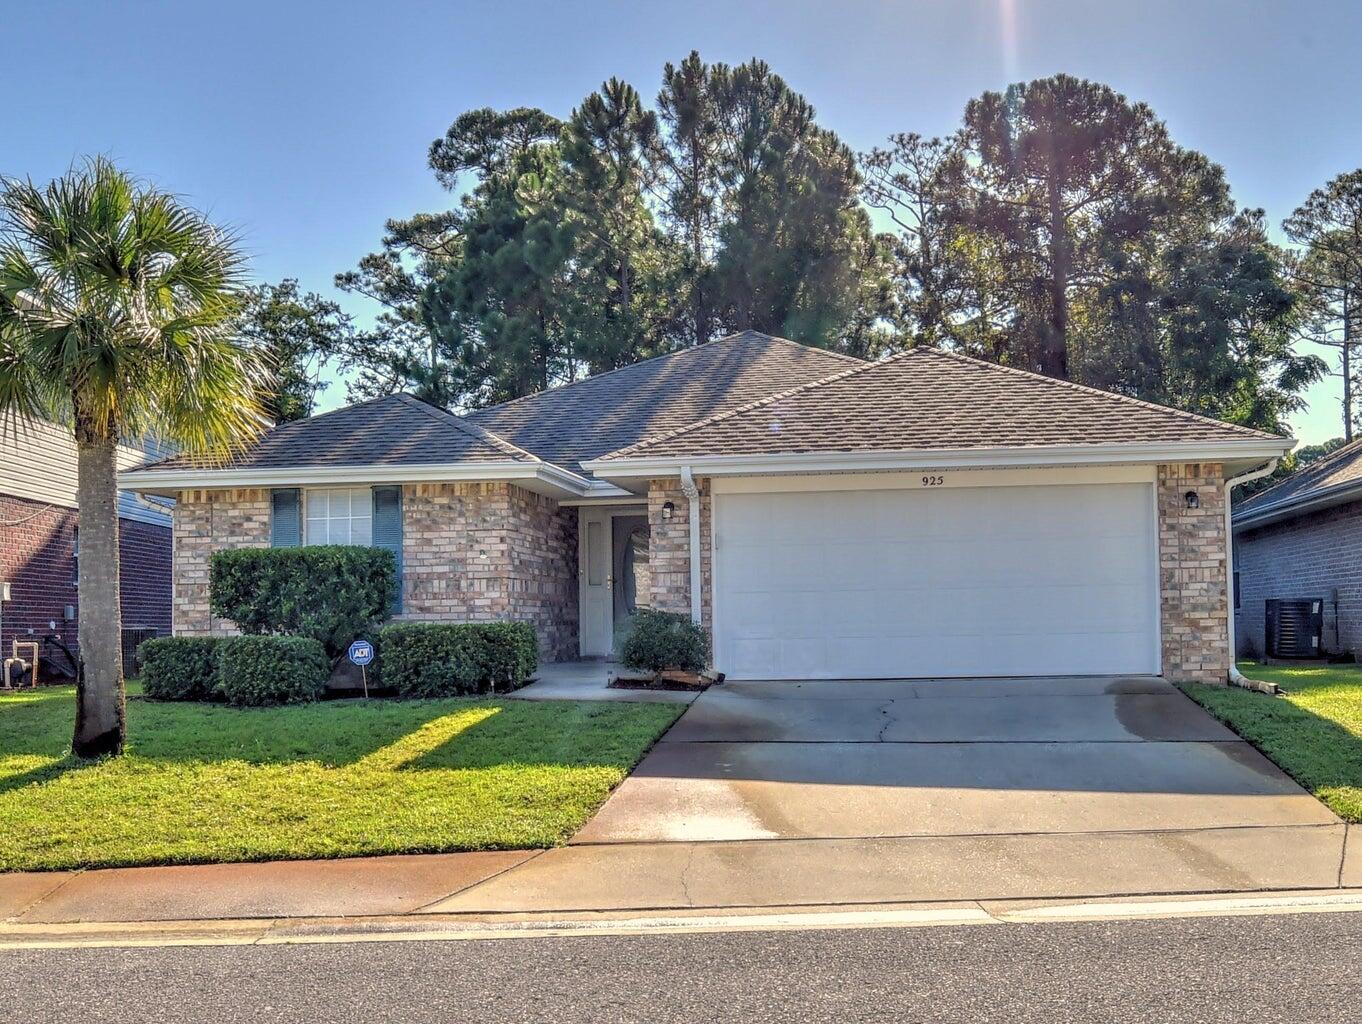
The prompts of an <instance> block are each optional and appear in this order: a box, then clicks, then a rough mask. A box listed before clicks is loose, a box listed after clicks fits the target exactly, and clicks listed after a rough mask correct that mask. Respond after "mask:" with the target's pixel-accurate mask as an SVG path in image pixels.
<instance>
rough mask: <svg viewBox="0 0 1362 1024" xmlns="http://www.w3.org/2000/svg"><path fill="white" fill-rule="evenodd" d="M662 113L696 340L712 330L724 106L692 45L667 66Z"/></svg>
mask: <svg viewBox="0 0 1362 1024" xmlns="http://www.w3.org/2000/svg"><path fill="white" fill-rule="evenodd" d="M657 109H658V116H659V119H660V121H661V124H662V126H663V128H664V130H665V131H664V136H665V137H664V140H663V144H662V145H660V146H658V147H657V149H658V155H657V159H658V163H659V165H660V166H661V168H662V170H663V173H664V174H665V175H666V177H667V183H666V193H665V194H666V205H665V213H666V215H667V217H668V218H669V219H670V221H671V223H672V225H673V226H674V227H675V228H676V229H677V230H679V231H680V232H681V233H682V235H683V236H684V239H685V243H684V247H685V253H686V262H685V266H684V279H685V282H686V287H687V291H688V292H689V295H688V296H687V298H688V299H689V305H690V318H691V331H692V335H691V342H692V344H695V345H703V344H704V343H705V342H707V341H709V339H710V337H711V334H712V331H713V316H714V314H713V299H712V296H711V294H710V289H711V287H712V281H711V277H712V273H713V271H712V262H713V253H714V231H715V225H716V223H717V221H718V202H719V194H720V189H721V187H722V186H721V182H720V169H719V164H718V150H719V142H720V140H719V110H718V104H717V100H716V97H715V95H714V85H713V80H712V78H711V75H710V69H709V66H708V65H706V64H705V62H704V61H702V60H701V59H700V54H699V53H698V52H697V51H695V50H692V51H691V52H690V55H689V56H687V57H686V59H685V60H683V61H682V62H681V64H680V65H679V66H677V65H673V64H670V63H668V64H667V65H666V66H665V67H664V68H663V69H662V91H661V92H660V93H659V94H658V97H657Z"/></svg>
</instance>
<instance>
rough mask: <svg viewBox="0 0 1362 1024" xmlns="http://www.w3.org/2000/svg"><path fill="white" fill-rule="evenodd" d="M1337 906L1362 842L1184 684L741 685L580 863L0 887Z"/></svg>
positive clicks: (700, 901)
mask: <svg viewBox="0 0 1362 1024" xmlns="http://www.w3.org/2000/svg"><path fill="white" fill-rule="evenodd" d="M569 676H570V678H569ZM544 683H548V684H550V685H549V687H548V688H549V689H555V688H557V689H562V688H567V689H569V690H571V689H573V688H576V689H577V690H578V692H581V691H583V690H586V689H588V688H589V689H590V690H591V691H592V692H597V693H599V692H602V691H604V692H607V693H611V694H613V693H622V694H638V691H605V690H604V686H603V675H601V674H600V673H598V672H597V673H592V672H585V671H582V672H579V673H577V674H576V675H573V674H571V673H569V674H567V676H564V677H562V678H557V679H553V680H547V679H546V680H545V681H544ZM544 683H541V684H537V685H544ZM529 689H533V688H532V687H531V688H529ZM522 693H524V694H525V695H526V696H527V697H530V699H533V697H532V696H531V695H530V694H529V693H528V691H522ZM642 695H643V696H647V697H652V696H653V694H650V693H644V694H642ZM546 699H548V698H546ZM606 699H615V698H614V697H613V696H611V697H609V698H606ZM1265 699H1266V698H1265ZM1339 887H1362V839H1359V838H1358V837H1354V841H1353V842H1351V843H1349V842H1348V841H1347V827H1346V826H1345V825H1343V823H1341V822H1340V821H1339V820H1338V819H1337V818H1336V817H1335V816H1334V815H1333V814H1332V813H1330V812H1329V811H1328V810H1327V809H1326V808H1325V807H1324V806H1323V805H1322V804H1320V803H1319V802H1318V801H1316V800H1315V799H1314V798H1313V797H1311V796H1309V795H1308V794H1306V793H1305V792H1304V791H1303V790H1301V789H1300V788H1299V787H1298V786H1296V784H1295V783H1293V782H1292V781H1291V780H1290V779H1288V778H1287V777H1286V776H1285V775H1283V774H1282V773H1281V772H1280V771H1279V770H1278V769H1276V768H1275V767H1274V766H1273V765H1272V764H1271V763H1269V762H1268V761H1267V760H1266V759H1265V758H1263V757H1262V756H1261V755H1260V754H1258V753H1257V752H1256V751H1255V750H1254V749H1253V748H1252V747H1250V746H1249V745H1248V744H1246V743H1244V742H1243V741H1241V740H1239V739H1238V738H1237V737H1236V736H1234V734H1232V733H1230V732H1228V730H1226V729H1224V728H1223V727H1222V726H1220V725H1219V724H1217V723H1216V722H1215V721H1213V720H1212V719H1211V718H1210V717H1209V716H1207V715H1206V714H1205V713H1204V712H1203V711H1201V709H1200V708H1199V707H1197V706H1196V705H1195V704H1193V703H1192V702H1191V701H1189V700H1188V699H1187V698H1186V697H1184V696H1183V695H1182V694H1181V693H1180V692H1179V691H1177V690H1176V689H1175V688H1173V687H1171V686H1169V685H1167V684H1166V683H1164V682H1162V681H1161V680H1158V679H1143V678H1135V679H1086V680H1084V679H1051V680H989V681H979V680H971V681H952V682H937V683H918V682H831V683H806V684H792V683H730V684H725V685H724V686H721V687H715V688H712V689H710V690H709V691H707V692H706V693H705V694H704V695H703V696H701V697H700V698H699V700H697V701H696V702H695V703H694V704H693V705H692V707H691V708H690V710H688V711H687V713H686V714H685V715H684V716H683V717H682V718H681V720H680V721H679V722H678V723H677V725H676V726H674V727H673V729H672V730H671V732H670V733H668V734H667V736H666V737H664V738H663V740H662V741H661V742H660V743H658V745H657V746H656V747H655V748H654V749H653V751H652V752H651V753H650V754H649V755H648V756H647V757H646V758H645V759H644V761H643V762H642V763H641V764H640V765H639V767H638V769H637V770H636V771H635V773H634V774H633V775H632V776H631V777H630V778H629V779H627V780H626V781H625V782H624V783H623V784H622V785H621V786H620V787H619V789H617V790H616V791H615V793H614V794H613V795H612V796H611V797H610V799H609V800H608V801H607V802H606V804H605V805H604V806H603V807H602V809H601V810H600V812H599V813H598V814H597V815H596V816H595V818H593V819H592V821H590V822H589V823H588V824H587V826H586V827H585V828H584V829H583V830H582V831H581V832H580V833H579V834H578V835H577V836H576V837H575V838H574V840H573V842H572V843H571V844H570V845H569V846H567V847H564V848H560V849H555V850H547V851H515V852H505V853H468V854H446V855H429V856H408V857H377V858H371V859H358V860H341V861H319V862H282V863H270V864H236V865H232V864H229V865H212V866H203V867H166V868H133V869H117V870H101V871H85V872H76V873H51V874H10V875H0V919H3V920H6V921H9V922H13V923H16V924H17V925H35V926H36V925H40V924H46V923H61V922H99V921H185V920H203V919H229V918H234V919H239V918H320V917H328V918H329V917H385V916H392V915H414V914H494V915H496V914H562V913H569V914H570V913H580V912H588V913H600V912H622V911H623V912H629V911H650V910H677V911H690V910H694V909H696V908H735V907H746V908H762V907H765V908H772V907H830V906H845V905H865V904H901V903H912V902H941V901H956V900H1019V899H1021V900H1025V899H1053V898H1085V897H1093V898H1096V897H1108V896H1110V897H1115V896H1132V895H1141V894H1149V895H1154V894H1173V893H1193V892H1196V893H1200V892H1218V893H1225V892H1256V891H1264V890H1327V889H1335V888H1339Z"/></svg>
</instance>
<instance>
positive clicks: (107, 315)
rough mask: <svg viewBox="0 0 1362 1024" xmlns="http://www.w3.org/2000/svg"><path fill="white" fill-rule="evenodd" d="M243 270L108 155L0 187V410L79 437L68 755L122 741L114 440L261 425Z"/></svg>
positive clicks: (196, 221) (183, 438)
mask: <svg viewBox="0 0 1362 1024" xmlns="http://www.w3.org/2000/svg"><path fill="white" fill-rule="evenodd" d="M241 268H242V258H241V256H240V254H239V252H238V251H237V249H236V247H235V245H234V243H233V240H232V239H231V238H230V237H229V236H227V235H225V234H224V233H223V232H221V231H219V230H218V229H216V228H214V227H213V225H212V224H210V223H209V222H208V221H207V220H206V219H205V218H204V217H203V216H201V215H200V214H198V213H197V212H195V211H194V210H191V209H189V208H187V207H186V206H184V205H183V204H182V203H181V202H180V201H179V200H178V199H177V198H175V197H174V196H171V195H168V194H166V193H163V192H159V191H157V190H155V189H153V188H150V187H147V186H144V185H141V184H139V183H138V182H136V181H134V180H133V179H132V178H131V177H129V176H128V175H127V174H126V173H124V172H122V171H120V170H118V169H117V168H115V167H114V166H113V165H112V164H110V163H109V162H108V161H106V160H102V159H97V160H93V161H90V162H89V163H88V164H86V165H85V166H83V167H80V168H77V169H73V170H72V171H70V172H69V173H68V174H66V175H65V176H64V177H62V178H59V179H57V180H55V181H53V182H51V183H50V184H49V185H47V186H46V187H39V186H37V185H34V184H33V183H32V182H30V181H26V180H17V179H13V178H9V179H4V180H3V181H0V413H4V414H7V415H9V416H10V418H11V422H12V421H13V417H14V415H15V414H24V415H34V416H45V417H49V418H56V419H60V420H64V421H65V422H68V423H70V424H71V428H72V431H73V433H74V435H75V441H76V455H77V489H76V504H77V508H78V511H79V514H80V532H81V547H82V551H81V559H80V568H79V573H78V575H79V580H78V582H79V586H80V614H79V627H80V650H81V659H82V662H83V666H84V670H83V672H82V673H81V677H80V681H79V684H78V686H77V691H76V726H75V734H74V738H73V741H72V750H73V752H74V753H75V755H76V756H77V757H86V758H88V757H99V756H102V755H105V754H117V753H119V752H120V751H121V750H122V749H123V743H124V737H125V721H124V695H123V667H122V665H123V662H122V629H121V613H120V608H119V596H118V579H119V565H118V483H117V471H118V467H117V464H116V452H117V447H118V444H119V441H120V440H122V439H125V438H140V437H145V436H148V435H155V436H158V437H161V438H164V439H166V440H168V441H171V442H173V443H175V444H177V445H179V446H180V447H181V448H183V449H186V450H188V451H191V452H192V451H200V452H204V451H220V450H222V449H223V448H224V447H226V446H230V445H233V444H236V443H240V442H242V441H244V440H246V439H248V438H250V437H252V436H253V435H254V434H255V433H256V432H258V431H259V430H260V429H261V427H262V426H263V425H264V417H263V413H262V409H261V404H260V400H259V397H258V396H259V395H260V393H261V392H263V391H265V390H267V389H268V383H269V382H268V376H267V374H266V372H265V369H264V366H263V364H262V362H261V360H260V359H259V358H258V356H257V354H256V353H255V352H254V351H252V350H251V349H249V348H247V347H245V346H243V345H241V344H240V343H239V342H238V340H237V339H236V337H235V336H234V331H233V326H234V323H235V318H236V316H237V313H238V309H239V300H238V288H239V285H240V280H241Z"/></svg>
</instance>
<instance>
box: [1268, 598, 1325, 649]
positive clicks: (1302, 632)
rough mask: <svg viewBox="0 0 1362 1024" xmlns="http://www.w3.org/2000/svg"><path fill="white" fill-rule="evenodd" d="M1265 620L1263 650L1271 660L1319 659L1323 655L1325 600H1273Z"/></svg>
mask: <svg viewBox="0 0 1362 1024" xmlns="http://www.w3.org/2000/svg"><path fill="white" fill-rule="evenodd" d="M1265 618H1266V625H1267V636H1266V637H1264V640H1263V649H1264V650H1265V651H1267V656H1268V657H1269V658H1318V657H1319V656H1320V654H1321V653H1322V652H1321V651H1320V636H1321V635H1322V634H1323V632H1324V599H1323V598H1318V597H1312V598H1293V599H1291V600H1286V599H1280V598H1274V599H1271V600H1269V601H1268V602H1267V615H1266V617H1265Z"/></svg>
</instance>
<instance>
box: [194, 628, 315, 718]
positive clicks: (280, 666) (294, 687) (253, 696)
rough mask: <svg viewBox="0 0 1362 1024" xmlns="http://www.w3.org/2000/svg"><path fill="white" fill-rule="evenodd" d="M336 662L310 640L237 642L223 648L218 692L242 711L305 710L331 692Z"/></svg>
mask: <svg viewBox="0 0 1362 1024" xmlns="http://www.w3.org/2000/svg"><path fill="white" fill-rule="evenodd" d="M330 674H331V662H330V660H329V659H328V658H327V656H326V650H325V649H324V648H323V647H322V645H321V642H320V641H319V640H313V639H312V638H311V637H306V636H234V637H229V638H228V639H225V640H223V641H222V642H221V643H220V644H219V646H218V691H219V692H220V693H221V694H222V696H223V697H224V698H226V700H227V703H229V704H235V705H236V706H237V707H261V706H263V705H266V704H302V703H304V702H306V701H312V700H316V699H317V698H318V697H320V696H321V695H322V693H323V691H325V689H326V680H327V677H328V676H329V675H330Z"/></svg>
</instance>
